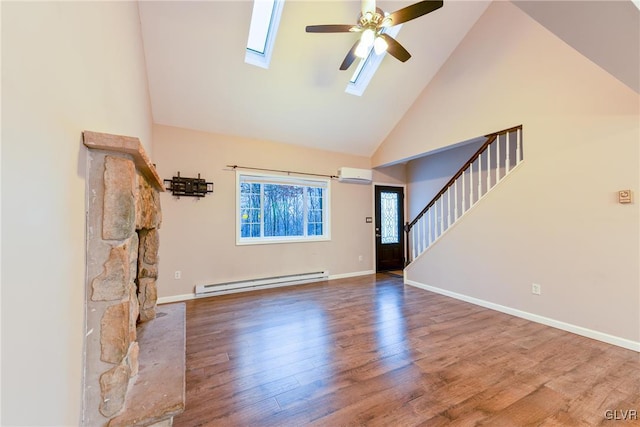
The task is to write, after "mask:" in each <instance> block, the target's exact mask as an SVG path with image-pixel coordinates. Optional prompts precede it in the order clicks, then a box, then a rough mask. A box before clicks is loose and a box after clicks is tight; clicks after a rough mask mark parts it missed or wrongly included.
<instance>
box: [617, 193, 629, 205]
mask: <svg viewBox="0 0 640 427" xmlns="http://www.w3.org/2000/svg"><path fill="white" fill-rule="evenodd" d="M618 203H631V190H620V191H618Z"/></svg>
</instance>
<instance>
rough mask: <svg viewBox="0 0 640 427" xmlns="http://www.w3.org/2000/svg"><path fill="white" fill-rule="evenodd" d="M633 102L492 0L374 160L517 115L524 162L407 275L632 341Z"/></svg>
mask: <svg viewBox="0 0 640 427" xmlns="http://www.w3.org/2000/svg"><path fill="white" fill-rule="evenodd" d="M639 113H640V111H639V97H638V94H637V93H635V92H633V91H632V90H631V89H629V88H628V87H626V86H624V85H623V84H622V83H620V82H619V81H618V80H616V79H614V78H612V77H611V76H610V75H608V74H607V73H606V72H605V71H603V70H602V69H601V68H599V67H597V66H596V65H594V64H593V63H592V62H590V61H589V60H587V59H585V58H584V57H583V56H581V55H580V54H579V53H578V52H576V51H574V50H573V49H571V48H570V47H568V46H567V45H566V44H565V43H563V42H561V41H559V40H558V39H557V38H556V37H555V36H553V35H552V34H551V33H549V32H548V31H547V30H545V29H544V28H543V27H541V26H540V25H539V24H537V23H536V22H535V21H533V20H532V19H530V18H529V17H528V16H527V15H525V14H524V13H523V12H522V11H521V10H519V9H518V8H516V7H515V6H513V5H512V4H510V3H506V2H495V3H493V4H492V5H491V6H490V7H489V9H488V10H487V12H486V13H485V15H484V16H483V17H482V18H481V19H480V21H478V23H477V24H476V26H475V27H474V28H473V29H472V30H471V31H470V33H469V34H468V35H467V37H466V38H465V40H464V41H463V43H462V44H461V45H460V46H459V47H458V49H457V50H456V51H455V52H454V54H453V55H452V56H451V57H450V59H449V61H448V62H447V63H446V64H445V66H444V67H443V68H442V69H441V71H440V73H439V74H438V75H437V76H436V78H435V79H434V80H433V82H432V83H431V84H430V85H429V86H428V87H427V88H426V90H425V91H424V92H423V93H422V94H421V96H420V97H419V98H418V100H417V101H416V103H415V105H414V106H413V107H412V109H411V110H410V111H409V112H408V114H407V115H406V116H405V117H404V118H403V120H402V121H401V123H400V124H399V125H398V127H397V128H396V129H395V130H394V131H393V132H392V133H391V134H390V136H389V137H388V138H387V140H386V141H385V142H384V143H383V145H382V146H381V147H380V149H379V150H378V151H377V152H376V153H375V155H374V164H383V163H387V162H392V161H396V160H398V159H401V158H403V157H409V156H413V155H416V154H418V153H422V152H425V151H430V150H433V149H436V148H439V147H440V146H442V145H445V144H450V143H454V142H458V141H463V140H466V139H469V138H470V137H473V136H477V135H480V134H485V133H489V132H491V131H495V130H499V129H503V128H507V127H509V126H514V125H518V124H521V123H522V124H523V135H524V154H525V162H524V163H523V164H522V165H521V167H520V168H519V170H517V171H515V172H514V174H513V175H512V176H510V177H509V178H508V179H507V180H505V181H504V182H503V183H502V184H501V185H500V186H499V187H498V188H497V189H496V190H495V191H493V192H492V193H490V194H489V195H488V196H487V198H486V199H485V200H483V202H482V203H481V204H480V205H479V206H478V207H477V208H474V210H473V211H472V212H470V213H469V215H468V216H467V217H465V219H463V220H462V221H461V222H460V223H459V224H458V225H456V226H455V227H454V228H453V229H452V230H450V231H449V232H448V233H447V235H446V236H445V238H443V239H442V240H441V241H440V242H438V243H437V244H436V245H435V246H434V247H433V248H432V249H431V250H429V251H428V252H427V253H426V254H425V255H424V256H423V257H422V258H420V259H419V260H418V261H417V262H415V263H414V264H412V265H411V266H410V267H409V269H408V272H407V277H408V278H409V279H410V280H413V281H415V282H418V283H422V284H425V285H430V286H434V287H438V288H441V289H444V290H446V291H450V292H455V293H458V294H461V295H465V296H470V297H474V298H477V299H480V300H484V301H488V302H492V303H495V304H500V305H503V306H506V307H509V308H513V309H517V310H521V311H524V312H527V313H533V314H535V315H538V316H542V317H546V318H550V319H553V320H556V321H559V322H566V323H567V324H570V325H576V326H580V327H583V328H587V329H588V330H591V331H596V332H599V333H603V334H609V335H611V336H613V337H618V338H620V339H622V340H623V341H624V340H627V341H626V342H627V343H631V344H632V347H633V346H636V347H637V348H640V312H639V308H638V307H639V302H640V289H639V288H640V286H639V284H640V275H639V261H638V260H639V259H640V251H639V242H638V236H639V232H640V230H639V221H638V218H639V209H638V206H639V205H638V199H637V198H638V195H639V194H638V191H640V185H639V184H640V182H639V175H638V172H639V170H640V167H639V148H638V145H639V144H638V141H639V140H640V130H639ZM629 188H630V189H632V190H633V191H634V194H635V196H636V200H635V201H634V203H633V204H631V205H621V204H618V203H617V198H616V197H617V191H618V190H622V189H629ZM534 282H535V283H538V284H540V285H542V295H540V296H535V295H532V293H531V284H532V283H534ZM634 343H635V344H634Z"/></svg>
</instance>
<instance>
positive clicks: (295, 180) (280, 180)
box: [235, 169, 331, 246]
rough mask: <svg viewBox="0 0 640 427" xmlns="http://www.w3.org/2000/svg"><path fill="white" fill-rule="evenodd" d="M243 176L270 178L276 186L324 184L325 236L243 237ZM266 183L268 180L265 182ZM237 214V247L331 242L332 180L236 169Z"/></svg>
mask: <svg viewBox="0 0 640 427" xmlns="http://www.w3.org/2000/svg"><path fill="white" fill-rule="evenodd" d="M242 176H254V177H261V178H268V180H269V181H272V182H273V183H275V184H287V183H289V184H292V185H296V184H297V185H304V183H305V182H308V183H309V186H314V185H316V186H317V185H318V183H319V182H322V183H323V187H324V188H325V198H324V199H325V200H324V208H323V210H322V213H323V216H324V218H323V219H324V221H323V223H324V230H325V234H324V235H322V236H299V237H295V236H286V237H258V238H255V237H253V238H252V237H244V238H243V237H241V228H240V216H241V208H240V203H241V198H240V180H241V177H242ZM265 181H266V180H265ZM235 191H236V214H235V223H236V245H237V246H245V245H270V244H278V243H307V242H326V241H329V240H331V179H330V178H322V177H317V178H316V177H314V178H309V177H303V176H298V175H293V176H292V175H278V174H269V173H262V172H254V171H250V170H242V169H236V189H235Z"/></svg>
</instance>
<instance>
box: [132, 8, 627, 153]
mask: <svg viewBox="0 0 640 427" xmlns="http://www.w3.org/2000/svg"><path fill="white" fill-rule="evenodd" d="M414 2H415V1H397V0H387V1H378V2H377V5H378V7H380V8H382V9H383V10H384V11H387V12H392V11H395V10H397V9H400V8H402V7H405V6H407V5H409V4H412V3H414ZM522 3H523V5H522V6H521V9H522V10H524V11H525V12H527V13H529V14H530V15H532V16H533V17H534V19H538V20H539V21H540V22H541V23H542V25H545V26H547V28H549V29H550V30H551V31H554V32H556V34H559V35H560V37H563V38H564V39H565V40H570V39H571V37H574V39H576V40H577V41H576V40H573V41H568V43H569V44H572V45H574V48H576V49H577V50H580V49H579V48H578V47H577V46H575V45H576V44H578V45H580V43H581V38H580V35H579V32H578V35H577V36H576V31H572V28H574V29H575V28H577V29H578V30H580V31H583V30H584V28H583V27H582V25H583V23H582V22H583V21H581V23H580V26H578V25H577V24H576V25H573V27H572V25H571V21H567V20H566V19H565V20H562V18H561V17H559V16H557V14H554V13H553V8H550V5H552V4H553V3H574V4H578V2H544V1H542V2H539V1H537V2H522ZM537 3H546V4H547V5H546V6H545V5H536V4H537ZM580 3H593V2H580ZM595 3H611V2H595ZM613 3H616V2H613ZM624 3H628V4H629V5H630V6H631V9H632V10H633V13H638V9H636V8H635V7H634V6H633V4H632V3H631V2H630V1H626V2H624ZM489 4H490V1H488V0H487V1H483V0H479V1H460V0H445V3H444V6H443V7H442V8H441V9H439V10H437V11H435V12H432V13H430V14H428V15H425V16H423V17H420V18H418V19H415V20H413V21H410V22H407V23H406V24H405V25H404V26H403V27H402V30H401V31H400V34H399V35H398V36H397V40H398V41H399V42H400V43H402V45H403V46H404V47H405V48H406V49H407V50H408V51H409V52H410V53H411V54H412V58H411V59H410V60H409V61H407V62H406V63H401V62H399V61H397V60H396V59H395V58H393V57H390V56H389V55H387V56H386V57H385V58H384V60H383V61H382V64H381V66H380V68H379V69H378V71H377V73H376V75H375V76H374V77H373V79H372V81H371V83H370V84H369V86H368V88H367V89H366V91H365V92H364V94H363V95H362V96H354V95H350V94H347V93H345V88H346V86H347V83H348V81H349V79H350V78H351V75H352V73H353V70H354V69H355V66H352V68H351V69H350V70H348V71H339V70H338V67H339V66H340V63H341V62H342V60H343V58H344V56H345V55H346V53H347V51H348V50H349V49H350V48H351V46H352V44H353V43H354V42H355V40H356V38H357V35H355V34H350V33H341V34H308V33H306V32H305V26H306V25H312V24H334V23H336V24H351V23H355V22H356V20H357V17H358V14H359V11H360V2H359V1H353V0H350V1H330V0H318V1H295V0H288V1H287V2H286V3H285V5H284V10H283V13H282V18H281V24H280V28H279V30H278V35H277V39H276V42H275V47H274V52H273V57H272V60H271V65H270V67H269V69H263V68H259V67H256V66H252V65H249V64H246V63H245V62H244V54H245V48H246V43H247V35H248V29H249V23H250V20H251V12H252V2H251V1H202V2H197V1H158V2H154V1H143V2H140V3H139V8H140V18H141V24H142V37H143V42H144V48H145V55H146V61H147V70H148V80H149V91H150V97H151V107H152V113H153V119H154V121H155V122H156V123H158V124H164V125H170V126H176V127H183V128H189V129H195V130H203V131H207V132H212V133H219V134H228V135H236V136H242V137H248V138H256V139H261V140H271V141H277V142H284V143H290V144H298V145H304V146H309V147H316V148H322V149H326V150H331V151H340V152H348V153H352V154H359V155H365V156H369V155H371V154H372V153H373V152H374V151H375V149H376V147H377V146H378V145H379V144H380V143H381V142H382V141H383V140H384V138H385V137H386V136H387V134H388V133H389V132H390V131H391V130H392V129H393V127H394V126H395V125H396V124H397V123H398V121H399V120H400V118H401V117H402V116H403V115H404V113H405V112H406V111H407V109H408V108H409V107H410V106H411V105H412V103H413V102H414V101H415V99H416V97H417V96H418V95H419V94H420V93H421V92H422V91H423V89H424V88H425V87H426V86H427V84H428V83H429V81H430V80H431V79H432V78H433V76H434V75H435V74H436V73H437V71H438V70H439V68H440V67H441V66H442V64H443V63H444V62H445V61H446V60H447V58H448V57H449V56H450V55H451V53H452V52H453V51H454V50H455V48H456V46H457V45H458V44H459V43H460V42H461V41H462V39H463V38H464V36H465V35H466V34H467V32H468V31H469V30H470V29H471V27H472V26H473V25H474V24H475V22H476V21H477V20H478V19H479V18H480V16H481V15H482V13H483V12H484V11H485V10H486V8H487V7H488V6H489ZM516 4H518V3H516ZM569 9H570V8H569ZM592 9H593V10H592V11H590V12H589V18H592V17H593V14H594V13H595V14H596V15H597V14H598V11H597V10H598V8H592ZM607 10H608V9H607ZM619 12H620V11H616V13H619ZM563 13H567V12H566V11H564V12H563ZM632 16H633V15H632ZM609 19H614V17H609V16H608V17H607V21H606V22H604V23H603V25H602V26H603V27H606V28H605V30H606V29H610V28H612V27H615V22H609ZM627 21H628V22H627V24H625V25H633V23H634V22H636V21H633V18H632V19H631V20H629V19H627ZM559 22H560V23H564V25H560V26H559V28H555V27H557V26H558V25H559V24H558V23H559ZM563 31H564V33H563ZM618 32H619V31H618ZM565 33H566V34H565ZM633 35H634V34H633V31H632V32H631V36H633ZM585 41H587V42H588V40H585ZM586 44H587V45H588V44H589V43H586ZM618 48H620V47H618ZM629 49H630V50H631V54H632V56H633V43H631V46H630V47H629ZM629 49H627V50H629ZM583 54H585V55H587V56H588V55H589V54H590V53H589V52H586V53H585V52H583ZM600 54H602V52H600ZM635 55H636V58H637V56H638V52H637V49H636V51H635ZM601 56H602V55H601ZM614 56H616V55H614ZM616 57H617V56H616ZM591 59H592V60H594V62H597V61H598V60H601V61H604V62H608V63H611V62H612V60H611V58H606V57H605V58H604V59H602V58H596V59H594V58H591ZM613 62H615V61H613ZM600 65H601V66H603V65H602V64H600ZM627 65H628V64H627ZM616 67H617V68H618V69H627V70H628V68H629V67H628V66H627V67H626V68H625V65H624V64H623V65H616V66H614V68H616ZM631 67H633V64H631ZM603 68H605V69H607V67H605V66H603ZM608 71H609V72H611V73H612V74H613V75H615V73H616V70H615V69H614V70H613V71H612V70H611V69H609V70H608ZM623 74H624V73H623ZM627 74H628V72H627ZM616 77H617V78H619V79H621V80H623V79H625V78H626V79H627V80H629V79H631V80H633V78H634V76H633V75H632V76H629V75H626V77H625V76H620V75H618V76H616ZM623 81H624V80H623ZM625 83H626V84H627V85H629V86H630V87H632V88H633V86H632V85H633V82H631V83H627V82H625ZM634 90H636V91H638V89H637V87H636V88H634Z"/></svg>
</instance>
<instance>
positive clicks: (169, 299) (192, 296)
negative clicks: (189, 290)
mask: <svg viewBox="0 0 640 427" xmlns="http://www.w3.org/2000/svg"><path fill="white" fill-rule="evenodd" d="M191 299H196V294H182V295H172V296H170V297H160V298H158V304H170V303H172V302H181V301H189V300H191Z"/></svg>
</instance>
